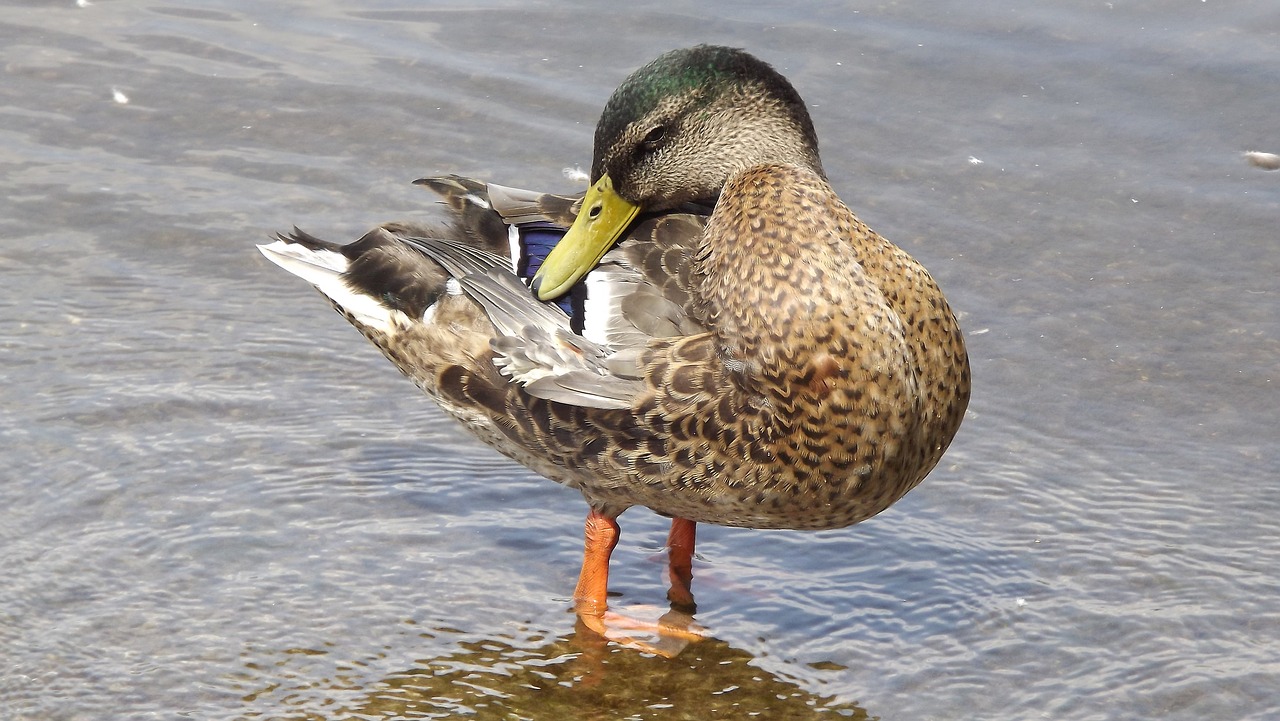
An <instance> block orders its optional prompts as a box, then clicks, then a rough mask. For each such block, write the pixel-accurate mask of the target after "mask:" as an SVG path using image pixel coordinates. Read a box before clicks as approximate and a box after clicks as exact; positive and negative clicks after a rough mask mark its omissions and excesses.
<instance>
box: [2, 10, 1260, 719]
mask: <svg viewBox="0 0 1280 721" xmlns="http://www.w3.org/2000/svg"><path fill="white" fill-rule="evenodd" d="M1026 6H1031V7H1026ZM673 7H674V8H675V9H671V8H673ZM1273 7H1274V5H1273V3H1269V2H1266V1H1265V0H1254V1H1253V2H1236V3H1223V2H1217V1H1215V0H1210V1H1208V2H1200V1H1198V0H1197V1H1184V2H1176V3H1175V2H1165V3H1138V4H1135V3H1123V2H1114V3H1105V2H1091V3H1077V2H1066V1H1065V0H1057V1H1056V2H1051V3H1037V4H1034V5H1032V4H1030V3H1012V2H1010V3H967V2H947V1H946V0H930V1H928V2H921V3H916V4H911V5H908V4H885V5H881V4H877V3H857V2H853V3H843V4H842V3H821V4H814V5H812V6H807V7H801V6H788V7H786V8H782V9H775V8H773V7H772V6H765V5H760V6H756V5H741V4H737V3H712V4H707V3H703V4H697V5H695V4H689V5H678V6H672V5H670V4H669V3H653V4H648V3H630V4H628V5H627V8H626V9H625V10H618V9H607V6H605V5H603V4H589V3H574V4H568V3H546V4H540V5H533V6H524V5H522V4H518V3H489V4H483V3H474V2H472V3H457V4H453V5H449V4H446V3H439V2H437V3H431V4H426V3H407V2H405V3H399V4H396V3H390V2H366V3H359V4H358V5H353V4H351V3H338V2H307V3H303V2H285V3H271V4H265V3H248V2H243V1H240V2H236V1H233V0H223V2H213V3H210V2H205V3H200V4H198V5H197V4H195V3H190V4H184V3H176V2H170V1H167V0H157V1H156V2H151V3H136V2H109V1H108V0H97V1H95V2H93V3H92V4H89V5H87V6H86V7H77V6H76V4H75V3H73V2H61V3H56V4H52V3H17V2H5V3H2V4H0V57H2V58H3V69H4V75H3V80H2V82H0V98H3V103H2V104H0V169H2V173H0V188H2V189H3V193H2V195H3V198H4V199H3V200H0V238H2V239H3V240H2V245H0V273H2V276H0V277H3V279H4V281H5V282H4V288H5V292H4V293H3V294H0V311H2V312H0V343H2V345H0V348H2V349H3V350H2V351H0V357H2V358H3V364H2V365H0V368H3V376H4V383H3V385H0V403H2V404H3V408H4V411H3V415H0V443H2V444H3V446H2V447H3V456H2V458H3V461H4V462H3V469H4V471H3V477H0V503H2V505H0V578H3V583H2V584H0V649H2V651H0V718H4V719H33V720H34V719H41V720H43V719H101V718H128V719H143V718H157V719H159V718H164V719H168V718H202V719H203V718H246V719H247V718H296V719H301V718H309V719H355V718H361V719H364V718H384V717H409V718H416V717H428V718H431V717H447V716H450V715H459V716H461V715H467V716H468V717H470V718H477V719H508V718H535V719H574V718H581V719H595V718H619V719H621V718H655V719H674V718H692V719H704V718H747V717H751V716H748V714H749V713H751V712H753V711H760V712H762V715H761V716H755V717H756V718H804V717H807V716H810V715H815V716H816V715H821V714H819V711H820V710H821V709H828V710H829V711H831V712H836V713H837V714H838V715H840V717H846V716H852V717H855V718H857V717H863V716H870V717H879V718H886V719H955V718H981V719H1038V718H1047V719H1135V718H1164V719H1273V718H1277V717H1278V716H1280V581H1278V580H1277V575H1278V574H1280V531H1278V530H1277V520H1276V519H1277V518H1280V498H1278V495H1277V476H1280V473H1278V472H1280V451H1278V450H1277V446H1278V445H1280V443H1278V442H1280V431H1278V430H1277V428H1278V425H1280V410H1278V409H1280V394H1278V393H1277V387H1276V386H1277V383H1278V382H1280V381H1277V375H1278V374H1280V373H1278V371H1280V281H1278V280H1277V278H1280V173H1268V172H1265V171H1262V170H1259V169H1257V168H1253V167H1250V166H1249V165H1247V164H1246V163H1245V162H1244V161H1243V159H1242V158H1241V155H1240V154H1241V152H1242V151H1245V150H1262V151H1270V152H1280V131H1278V130H1277V129H1278V128H1280V122H1278V121H1277V118H1280V93H1277V88H1280V12H1277V11H1276V10H1274V9H1273ZM696 42H718V43H726V44H732V45H737V46H742V47H746V48H749V49H750V50H752V51H753V52H756V53H757V54H759V55H761V56H762V57H764V58H765V59H767V60H769V61H770V62H772V63H774V64H775V65H777V66H778V67H779V68H780V69H781V70H783V72H785V73H786V74H787V75H788V76H789V77H790V78H791V79H792V81H793V82H794V83H795V85H796V86H797V87H798V89H799V90H800V92H801V93H802V94H803V95H804V97H805V98H806V100H807V101H808V102H809V103H810V104H811V105H812V110H813V113H814V117H815V122H816V123H817V125H818V130H819V134H820V136H821V138H822V140H823V151H824V159H825V164H826V167H827V170H828V171H829V173H830V175H831V177H832V179H833V182H834V183H835V185H836V187H837V189H838V190H839V191H840V192H841V194H842V196H843V197H844V199H845V200H846V201H847V202H848V203H849V204H850V205H851V206H852V207H853V208H854V209H855V210H856V211H858V212H859V213H860V214H861V215H862V217H863V218H864V220H866V221H868V222H869V223H870V224H871V225H872V226H873V227H875V228H877V229H878V230H880V231H881V232H883V233H884V234H885V235H887V236H888V237H890V238H891V239H894V240H895V241H897V242H898V243H899V244H901V245H903V246H904V247H906V248H907V249H908V250H910V251H911V252H913V253H914V254H916V255H917V257H919V258H920V259H921V260H923V261H924V262H925V264H926V265H927V266H928V267H929V268H930V269H931V271H932V272H933V273H934V275H935V276H936V277H937V278H938V279H939V281H940V282H941V283H942V285H943V287H944V288H945V289H946V291H947V293H948V296H949V297H950V299H951V301H952V303H953V305H954V306H955V307H956V308H957V309H959V311H960V312H961V313H962V314H963V318H962V321H963V323H964V326H965V328H966V330H967V331H968V333H969V344H970V352H971V355H972V358H973V364H974V377H975V388H974V399H973V403H972V406H971V412H970V415H969V418H968V419H967V420H966V423H965V426H964V428H963V429H962V430H961V433H960V435H959V437H958V438H957V440H956V443H955V445H954V446H953V447H952V449H951V451H950V452H949V453H948V455H947V457H946V458H945V459H944V461H943V463H942V465H941V466H940V467H939V468H938V470H937V471H935V472H934V474H933V475H932V476H931V477H930V478H929V479H928V480H927V481H926V482H925V484H924V485H923V486H921V487H920V488H919V489H917V490H916V491H914V492H913V493H912V494H911V495H909V496H908V497H907V498H906V499H904V500H903V501H902V502H901V503H899V504H898V505H897V506H895V507H894V508H893V509H891V510H890V511H889V512H887V513H885V514H884V515H883V516H881V517H879V518H877V519H875V520H873V521H870V522H868V523H866V524H863V525H861V526H857V527H855V528H853V529H848V530H845V531H840V532H829V533H820V534H802V533H780V532H752V531H743V530H730V529H720V528H705V529H703V530H702V532H701V535H700V537H699V543H700V547H699V552H700V557H701V559H702V560H701V562H700V563H699V564H698V565H697V566H696V567H695V576H696V577H695V582H694V583H695V589H694V590H695V592H696V593H697V597H698V603H699V610H700V613H699V616H698V617H699V619H700V620H701V621H702V622H703V623H705V624H706V625H707V626H709V627H710V628H711V629H712V632H713V634H714V636H715V637H716V639H717V640H715V641H711V642H707V643H704V644H700V645H697V646H694V647H692V648H690V649H688V650H687V651H685V653H683V654H682V655H681V656H679V657H677V658H676V659H673V660H666V659H660V658H652V657H649V656H645V655H642V654H639V653H637V652H635V651H630V650H620V649H617V648H616V647H604V648H602V647H599V646H596V645H595V644H593V643H592V642H591V639H590V637H589V636H588V635H587V634H585V633H584V634H579V633H576V632H575V629H574V623H573V616H572V615H571V614H570V613H568V610H567V609H568V607H569V604H568V601H567V596H568V595H569V594H570V593H571V591H572V588H573V583H574V578H575V575H576V572H577V565H578V562H579V560H580V559H579V554H580V533H581V527H580V523H581V518H582V515H583V514H584V512H585V507H584V505H583V504H582V502H581V501H580V499H578V498H577V496H576V495H575V494H574V493H573V492H570V491H566V490H564V489H560V488H558V487H556V486H554V485H553V484H551V483H549V482H547V481H545V480H541V479H539V478H537V477H535V476H533V475H532V474H531V473H529V472H527V471H525V470H523V469H522V468H520V467H517V466H513V465H511V464H509V463H507V462H506V461H504V460H503V459H501V458H499V457H497V456H496V455H495V454H493V453H491V452H489V451H488V450H486V449H485V448H484V447H482V446H480V445H479V444H478V443H477V442H475V441H472V440H471V439H470V438H469V437H468V436H466V435H465V434H464V433H463V432H462V431H461V430H460V429H458V428H455V427H454V426H453V425H452V423H451V422H450V421H448V420H447V419H445V418H444V417H443V415H442V414H441V413H439V412H438V411H436V409H435V408H434V407H433V406H432V405H431V403H430V402H429V401H427V400H426V399H424V398H421V397H419V396H418V395H417V394H416V391H415V390H414V389H413V387H412V386H411V385H410V384H409V383H408V382H407V381H405V380H404V379H402V378H401V377H400V376H399V375H398V374H397V373H396V372H395V371H394V369H393V368H391V366H390V365H389V364H387V363H386V362H385V361H384V360H383V359H382V358H381V357H380V356H379V355H378V353H377V352H376V351H375V350H374V349H373V348H372V347H370V346H368V344H367V343H366V342H365V341H364V340H363V339H362V338H360V337H359V335H358V334H357V333H356V332H355V331H353V330H352V329H351V328H349V327H348V326H347V325H346V323H345V321H343V320H342V319H341V318H339V317H338V316H337V315H335V314H334V313H333V312H332V311H331V310H329V309H328V307H327V304H326V303H325V302H324V301H323V299H321V298H320V297H318V296H317V295H316V294H315V293H313V292H312V291H310V289H308V288H307V287H306V286H305V285H304V284H302V283H300V282H298V281H296V279H293V278H291V277H289V276H287V275H285V274H283V273H281V272H279V271H278V270H277V269H276V268H275V267H273V266H270V265H269V264H268V263H267V262H266V261H265V260H263V259H262V258H261V257H260V256H259V255H258V254H257V252H256V251H255V250H253V247H252V245H253V244H254V243H256V242H261V241H263V240H264V239H266V238H267V237H268V235H269V234H270V233H271V232H273V231H276V230H284V229H287V228H288V227H289V226H290V225H291V224H293V223H298V224H299V225H301V226H303V227H305V228H307V229H309V230H311V231H313V232H316V233H319V234H321V235H327V236H331V237H335V238H344V237H345V238H352V239H354V238H355V237H356V235H357V234H358V233H360V232H362V231H363V230H364V229H366V228H367V227H368V226H370V225H371V224H373V223H375V222H378V221H381V220H388V219H393V218H399V217H411V216H415V215H419V214H425V213H430V212H433V209H432V207H431V205H430V203H429V199H428V198H427V197H426V196H425V195H424V193H423V192H422V191H421V190H418V189H416V188H414V187H413V186H411V185H409V184H408V181H411V180H413V179H414V178H417V177H420V176H422V175H425V174H435V173H443V172H462V173H467V174H471V175H476V176H478V177H482V178H485V179H488V180H493V181H497V182H502V183H505V184H510V185H516V186H525V187H541V188H548V189H560V190H567V189H570V187H571V186H570V185H569V183H568V182H567V181H566V180H564V179H563V178H562V177H561V174H560V169H561V168H562V167H565V166H572V165H575V164H581V165H585V164H586V163H587V162H588V161H589V154H590V142H591V130H592V126H593V124H594V122H595V119H596V117H597V114H598V112H599V109H600V107H601V105H602V104H603V102H604V100H605V99H606V98H607V97H608V95H609V93H610V92H611V90H612V89H613V87H614V86H616V84H617V83H618V82H619V81H620V80H621V79H622V78H623V77H625V76H626V74H627V73H628V72H630V70H632V69H633V68H635V67H636V66H638V65H640V64H641V63H643V62H645V61H646V60H648V59H650V58H652V57H653V56H655V55H656V54H658V53H659V52H661V51H663V50H666V49H669V48H671V47H675V46H680V45H689V44H694V43H696ZM113 89H114V92H113ZM126 99H127V101H128V102H127V103H125V102H118V101H117V100H126ZM970 158H973V159H974V161H976V160H981V161H982V162H981V163H977V162H974V161H971V160H970ZM622 520H623V530H624V536H623V541H622V544H621V545H620V547H619V550H618V552H617V553H616V555H615V561H614V573H615V580H614V583H613V587H614V590H616V591H618V592H620V593H621V597H620V598H619V602H620V603H625V604H646V603H647V604H661V603H662V602H663V599H664V596H663V593H664V585H663V582H662V566H661V556H660V554H659V553H658V551H659V547H660V546H661V543H662V539H663V532H664V522H663V521H662V520H661V519H658V518H656V517H654V516H652V515H651V514H649V513H647V512H645V511H644V510H643V509H640V510H634V511H631V512H630V513H628V514H627V515H626V516H624V517H623V519H622ZM825 715H827V716H830V715H831V714H829V713H828V714H825Z"/></svg>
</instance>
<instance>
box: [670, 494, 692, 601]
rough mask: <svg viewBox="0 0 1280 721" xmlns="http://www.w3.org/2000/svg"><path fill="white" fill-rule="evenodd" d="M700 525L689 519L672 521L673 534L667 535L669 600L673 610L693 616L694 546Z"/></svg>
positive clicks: (674, 519)
mask: <svg viewBox="0 0 1280 721" xmlns="http://www.w3.org/2000/svg"><path fill="white" fill-rule="evenodd" d="M697 530H698V524H696V523H694V522H693V521H690V520H688V519H687V518H673V519H671V532H670V533H668V534H667V578H668V580H669V581H670V582H671V587H670V588H668V589H667V600H668V601H670V602H671V610H673V611H681V612H683V613H687V614H689V615H690V616H692V615H693V614H694V613H695V612H696V611H697V608H696V606H695V605H694V603H693V545H694V538H695V537H696V535H697Z"/></svg>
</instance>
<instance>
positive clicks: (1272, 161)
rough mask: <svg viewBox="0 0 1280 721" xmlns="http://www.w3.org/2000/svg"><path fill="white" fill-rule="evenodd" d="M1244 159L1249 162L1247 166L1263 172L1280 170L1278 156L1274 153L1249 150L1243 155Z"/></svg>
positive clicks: (1279, 157)
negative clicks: (1260, 169)
mask: <svg viewBox="0 0 1280 721" xmlns="http://www.w3.org/2000/svg"><path fill="white" fill-rule="evenodd" d="M1244 159H1245V160H1247V161H1249V165H1252V166H1253V167H1255V168H1262V169H1263V170H1280V155H1276V154H1275V153H1260V152H1258V151H1256V150H1250V151H1249V152H1247V153H1245V154H1244Z"/></svg>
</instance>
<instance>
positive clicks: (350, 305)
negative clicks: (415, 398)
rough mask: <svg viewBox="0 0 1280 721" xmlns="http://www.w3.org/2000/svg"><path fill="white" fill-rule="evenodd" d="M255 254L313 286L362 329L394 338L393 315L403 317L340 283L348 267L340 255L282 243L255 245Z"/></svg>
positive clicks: (395, 327) (280, 241)
mask: <svg viewBox="0 0 1280 721" xmlns="http://www.w3.org/2000/svg"><path fill="white" fill-rule="evenodd" d="M258 250H260V251H262V254H263V255H265V256H266V257H267V260H270V261H271V262H272V263H275V264H276V265H278V266H280V267H281V268H284V269H285V270H287V271H289V272H290V273H293V274H294V275H296V276H298V277H299V278H301V279H303V280H305V281H307V282H308V283H310V284H311V285H314V286H315V287H316V289H317V290H319V291H320V292H321V293H324V294H325V295H326V296H328V297H329V300H332V301H333V302H334V303H337V304H338V305H339V306H340V307H341V308H342V309H343V310H345V311H346V312H348V313H350V314H351V316H352V317H354V318H355V319H356V320H358V321H359V322H360V323H362V324H363V325H366V326H369V327H370V328H373V329H375V330H378V331H381V332H382V333H385V334H387V335H395V333H396V329H397V325H400V324H398V323H396V322H395V320H396V319H394V318H393V315H395V316H400V318H401V319H403V317H404V314H403V313H400V312H399V311H393V310H392V309H391V308H388V307H387V306H385V305H383V304H382V303H380V302H379V301H378V299H376V298H374V297H372V296H368V295H365V294H363V293H357V292H356V291H354V290H352V289H351V287H350V286H348V285H347V282H346V281H345V280H343V279H342V274H343V273H346V272H347V265H348V263H347V258H346V256H344V255H343V254H341V253H338V252H335V251H332V250H311V249H310V248H307V247H304V246H301V245H298V244H296V243H286V242H284V241H283V240H277V241H275V242H274V243H268V244H266V245H259V246H258Z"/></svg>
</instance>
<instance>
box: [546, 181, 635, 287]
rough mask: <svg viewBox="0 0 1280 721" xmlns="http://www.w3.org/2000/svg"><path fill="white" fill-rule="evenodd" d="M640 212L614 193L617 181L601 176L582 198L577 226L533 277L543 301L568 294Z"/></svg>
mask: <svg viewBox="0 0 1280 721" xmlns="http://www.w3.org/2000/svg"><path fill="white" fill-rule="evenodd" d="M639 212H640V206H639V205H636V204H635V203H632V202H630V201H627V200H624V199H623V198H622V196H620V195H618V194H617V193H615V192H614V190H613V180H612V179H610V178H609V176H608V175H605V176H601V178H600V180H598V181H596V184H595V185H593V186H591V189H590V190H588V191H587V195H586V197H585V198H583V199H582V210H580V211H578V217H577V219H575V220H574V221H573V227H571V228H569V232H568V233H565V236H564V237H563V238H561V239H560V242H559V243H556V247H554V248H552V249H551V252H550V253H548V254H547V259H546V260H544V261H543V262H542V267H540V268H538V272H537V273H535V274H534V276H533V290H534V292H535V293H537V295H538V299H539V300H551V299H553V298H557V297H559V296H561V295H564V294H565V293H566V292H568V290H569V288H571V287H573V284H574V283H577V282H578V279H579V278H581V277H582V276H584V275H586V274H587V271H589V270H591V269H592V268H594V267H596V263H599V262H600V259H601V258H603V257H604V254H605V253H607V252H608V251H609V248H612V247H613V244H614V243H616V242H617V241H618V238H620V237H622V234H623V232H624V231H626V229H627V226H628V225H631V221H632V220H633V219H634V218H635V217H636V214H637V213H639Z"/></svg>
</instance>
